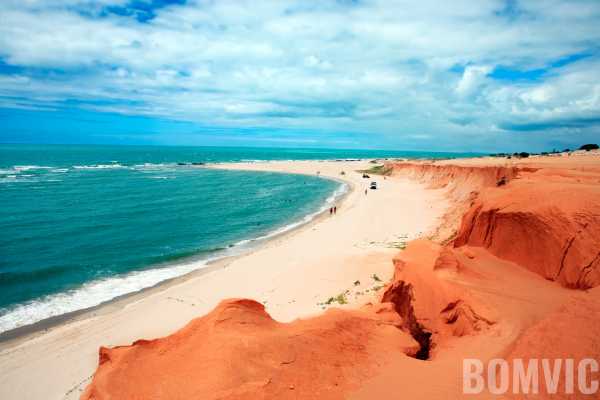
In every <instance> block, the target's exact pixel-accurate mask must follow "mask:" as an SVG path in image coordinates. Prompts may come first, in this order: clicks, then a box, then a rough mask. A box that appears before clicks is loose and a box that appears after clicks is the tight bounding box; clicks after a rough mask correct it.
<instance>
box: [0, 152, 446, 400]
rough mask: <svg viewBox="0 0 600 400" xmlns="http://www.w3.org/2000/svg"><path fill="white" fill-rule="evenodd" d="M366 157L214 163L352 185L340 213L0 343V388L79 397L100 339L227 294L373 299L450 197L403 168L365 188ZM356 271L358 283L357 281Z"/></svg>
mask: <svg viewBox="0 0 600 400" xmlns="http://www.w3.org/2000/svg"><path fill="white" fill-rule="evenodd" d="M370 166H371V165H370V164H368V163H366V162H315V161H311V162H298V161H295V162H270V163H253V164H235V165H232V164H229V165H225V164H224V165H220V166H218V167H219V168H236V169H244V170H264V171H280V172H292V173H304V174H311V175H312V174H316V173H317V171H319V172H320V174H321V175H322V176H328V177H335V178H338V179H343V180H344V181H346V182H347V183H349V184H350V185H351V186H353V187H354V189H355V190H353V191H352V192H351V193H350V194H349V196H348V197H347V198H346V199H345V201H344V203H343V204H341V205H339V206H338V213H337V215H335V216H333V217H325V218H322V219H320V220H319V221H318V222H317V223H314V224H310V225H308V226H305V227H303V228H301V229H298V230H296V231H294V232H293V233H291V234H288V235H285V236H283V237H280V238H277V239H274V240H273V241H271V242H269V244H267V245H266V246H264V247H262V248H260V249H258V250H256V251H255V252H253V253H251V254H248V255H246V256H243V257H239V258H236V259H233V260H232V261H231V262H228V263H227V264H226V265H224V266H223V267H222V268H219V269H216V270H214V271H211V272H209V273H205V274H192V275H191V276H189V277H187V278H186V279H182V280H180V281H178V282H177V283H174V284H170V285H165V286H164V287H159V288H157V289H154V290H151V291H148V292H145V293H143V294H141V295H137V296H133V297H131V298H129V299H126V300H123V301H119V302H116V303H111V304H109V305H107V306H104V307H100V308H99V309H96V310H94V311H92V312H90V313H87V314H85V315H83V316H80V317H78V318H76V319H75V320H73V321H71V322H66V323H64V324H62V325H59V326H56V327H54V328H52V329H50V330H48V331H47V332H45V333H43V334H36V335H32V336H31V337H29V338H22V339H19V340H16V341H13V342H8V343H3V344H1V345H0V398H1V399H6V400H8V399H24V398H26V399H44V400H48V399H63V398H78V396H79V394H80V392H81V390H83V388H84V387H85V385H86V384H87V383H88V382H89V379H90V377H91V374H92V373H93V371H94V370H95V368H96V365H97V354H98V348H99V346H101V345H105V346H115V345H122V344H129V343H131V342H132V341H133V340H136V339H139V338H154V337H159V336H164V335H167V334H169V333H171V332H173V331H175V330H176V329H178V328H180V327H182V326H183V325H185V324H186V323H187V322H188V321H189V320H191V319H192V318H194V317H197V316H200V315H203V314H205V313H206V312H208V311H209V310H211V309H212V308H213V307H214V306H215V305H216V304H217V303H218V302H219V301H220V300H222V299H224V298H229V297H250V298H254V299H257V300H259V301H262V302H264V303H265V305H266V308H267V311H268V312H269V313H271V315H272V316H273V317H274V318H275V319H277V320H280V321H290V320H293V319H295V318H299V317H306V316H308V315H311V314H314V313H317V312H320V311H321V309H322V308H323V307H324V306H323V305H322V304H320V303H322V302H324V301H326V300H327V299H328V298H330V297H332V296H336V295H338V294H340V293H344V292H345V291H346V290H348V291H349V292H348V293H347V294H346V296H345V297H346V298H347V300H348V302H349V304H347V305H345V306H344V307H354V306H357V305H360V304H364V303H365V302H367V301H369V300H372V299H373V297H374V296H375V293H376V292H375V290H374V288H376V287H377V286H379V285H380V283H379V282H377V281H376V280H374V279H373V278H372V276H373V275H374V274H375V275H377V276H378V277H379V278H381V279H382V280H383V281H387V280H388V279H389V278H390V277H391V274H392V264H391V257H392V256H393V255H394V254H395V253H396V252H397V249H396V248H394V244H397V243H398V242H401V241H406V240H411V239H413V238H415V237H418V236H420V235H422V234H425V233H427V232H428V231H429V230H430V229H432V228H433V227H435V225H436V224H437V222H438V219H439V218H440V216H441V215H442V214H443V211H444V210H445V207H446V206H447V204H446V201H445V200H444V198H443V195H442V192H440V191H433V190H428V189H426V188H425V187H424V186H422V185H420V184H418V183H415V182H413V181H409V180H406V179H402V178H387V179H386V180H384V179H382V178H381V177H373V179H372V180H376V181H378V183H379V187H380V188H379V190H377V191H369V192H368V194H367V195H365V193H364V190H365V187H366V185H367V184H368V183H369V182H370V180H364V179H362V177H361V176H360V174H358V173H356V172H354V171H355V170H357V169H361V168H368V167H370ZM341 171H345V173H346V174H345V175H344V176H342V175H340V172H341ZM355 281H359V282H360V284H358V285H356V286H355ZM367 290H369V291H368V292H367ZM357 292H358V293H357ZM360 293H362V294H360ZM335 306H338V305H337V304H335Z"/></svg>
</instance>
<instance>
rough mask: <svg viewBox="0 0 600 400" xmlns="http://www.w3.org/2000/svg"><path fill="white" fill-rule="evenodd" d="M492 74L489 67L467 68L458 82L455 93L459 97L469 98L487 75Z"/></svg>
mask: <svg viewBox="0 0 600 400" xmlns="http://www.w3.org/2000/svg"><path fill="white" fill-rule="evenodd" d="M490 72H492V67H490V66H471V65H470V66H468V67H466V68H465V70H464V72H463V76H462V78H461V79H460V81H458V85H457V86H456V93H458V95H459V96H469V95H471V94H473V92H475V91H476V90H477V89H478V88H479V87H480V86H481V85H482V84H483V83H484V81H485V77H486V76H487V74H489V73H490Z"/></svg>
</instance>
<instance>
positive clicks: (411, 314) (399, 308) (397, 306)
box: [382, 281, 432, 360]
mask: <svg viewBox="0 0 600 400" xmlns="http://www.w3.org/2000/svg"><path fill="white" fill-rule="evenodd" d="M414 299H415V296H414V292H413V286H412V285H411V284H409V283H406V282H404V281H400V282H398V283H396V284H394V285H393V286H392V287H391V288H390V289H388V291H386V293H385V294H384V295H383V299H382V300H383V301H384V302H390V303H392V304H394V310H395V311H396V312H397V313H398V315H400V317H402V328H404V329H406V330H408V332H409V333H410V335H411V336H412V337H413V338H414V339H415V340H416V341H417V343H418V344H419V350H418V351H417V352H416V354H415V356H414V358H416V359H418V360H428V359H429V353H430V351H431V347H432V341H431V332H429V331H427V330H426V329H425V327H424V326H423V325H421V324H420V323H419V321H418V320H417V317H416V315H415V310H414V307H413V301H414Z"/></svg>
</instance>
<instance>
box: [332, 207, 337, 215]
mask: <svg viewBox="0 0 600 400" xmlns="http://www.w3.org/2000/svg"><path fill="white" fill-rule="evenodd" d="M333 213H334V214H337V206H334V207H333Z"/></svg>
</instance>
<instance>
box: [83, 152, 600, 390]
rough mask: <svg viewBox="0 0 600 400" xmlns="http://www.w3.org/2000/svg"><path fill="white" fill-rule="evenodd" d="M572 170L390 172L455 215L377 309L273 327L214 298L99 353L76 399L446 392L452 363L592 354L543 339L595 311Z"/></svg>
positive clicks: (595, 194) (402, 267)
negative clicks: (192, 314)
mask: <svg viewBox="0 0 600 400" xmlns="http://www.w3.org/2000/svg"><path fill="white" fill-rule="evenodd" d="M580 161H581V160H579V159H577V158H576V157H573V158H572V159H571V158H569V159H567V158H560V159H555V160H552V163H549V162H547V161H545V160H544V162H540V161H539V160H535V159H533V160H528V161H519V162H511V163H504V164H501V165H500V164H499V161H498V160H493V159H492V160H490V159H481V160H479V161H476V162H474V161H472V160H470V161H466V162H463V161H443V162H435V163H432V162H402V163H392V164H389V165H388V171H389V172H390V175H391V177H390V179H394V176H409V177H411V178H412V179H417V180H419V181H421V182H425V183H428V184H429V185H430V186H431V187H432V188H444V190H445V193H446V195H447V196H448V197H449V198H450V199H451V200H452V204H453V206H452V207H450V209H449V210H448V211H447V213H446V215H445V216H444V218H443V220H442V221H441V223H440V225H439V227H438V229H437V230H436V232H434V233H433V234H432V235H431V237H430V239H429V240H427V239H417V240H414V241H411V242H409V244H408V246H407V247H406V249H405V250H403V251H401V252H400V253H399V254H398V255H397V256H396V257H394V259H393V260H392V261H393V263H394V276H393V278H392V280H391V282H390V283H389V284H388V285H386V287H385V290H384V292H383V294H382V296H381V299H380V300H381V301H380V302H379V303H376V304H368V305H366V306H364V307H362V308H361V309H358V310H329V311H327V312H326V313H324V314H322V315H318V316H315V317H312V318H307V319H304V320H295V321H292V322H290V323H287V324H282V323H278V322H276V321H274V320H273V319H272V318H271V317H270V316H269V315H268V314H267V313H266V312H265V310H264V308H263V307H262V306H261V305H260V304H259V303H256V302H254V301H252V300H241V299H233V300H226V301H224V302H222V303H221V304H220V305H219V306H218V307H217V308H216V309H215V310H213V311H212V312H211V313H209V314H208V315H206V316H204V317H201V318H198V319H196V320H194V321H192V322H190V324H188V326H186V327H185V328H183V329H182V330H180V331H178V332H176V333H175V334H173V335H170V336H168V337H166V338H163V339H158V340H156V341H140V342H135V343H133V344H132V345H131V346H123V347H116V348H113V349H106V348H101V349H100V364H99V366H98V370H97V371H96V374H95V376H94V378H93V381H92V383H91V384H90V385H89V386H88V388H87V390H86V392H85V393H84V394H83V395H82V397H81V398H82V399H114V398H147V397H149V396H150V394H151V395H152V398H157V399H159V398H165V399H166V398H190V396H192V397H193V396H200V397H203V398H227V399H237V398H240V399H241V398H311V399H312V398H327V399H329V398H331V399H341V398H358V399H361V398H372V396H374V395H376V394H377V393H380V394H387V395H389V397H392V398H402V397H403V396H404V395H420V396H425V395H427V396H434V395H435V396H438V397H439V396H442V397H446V398H448V397H449V398H458V397H461V392H460V384H461V375H460V368H461V364H460V360H461V359H462V358H464V357H477V358H481V359H484V360H487V359H490V358H491V357H494V356H505V357H517V356H519V357H522V358H527V357H538V358H539V357H541V356H544V355H546V354H554V353H556V351H555V350H553V349H556V348H560V349H561V350H560V353H561V354H563V355H569V354H573V355H575V356H576V357H579V358H582V357H590V356H591V357H595V358H596V359H599V358H600V339H598V338H597V335H589V334H585V333H582V332H580V333H579V334H578V335H577V339H576V340H573V338H572V336H571V335H570V334H569V333H568V332H562V331H556V332H554V333H553V335H552V338H551V339H544V335H545V331H546V330H547V329H548V326H552V325H554V326H562V325H564V324H563V323H562V322H561V321H565V320H566V321H568V324H569V331H570V330H575V331H576V330H577V327H582V329H585V331H587V329H591V328H593V327H594V326H595V324H597V321H595V320H592V321H591V322H590V315H598V313H600V292H599V291H598V290H595V289H594V290H591V291H587V290H586V289H589V288H593V287H595V286H598V284H599V283H600V271H599V270H600V252H599V250H600V232H599V229H600V228H599V227H600V224H599V222H600V185H598V183H599V182H600V162H598V159H597V158H594V160H593V161H592V162H591V163H590V159H586V160H585V165H582V164H581V163H580ZM590 164H591V165H590ZM573 289H577V290H573ZM578 306H580V307H584V309H583V311H582V310H581V309H579V310H578V312H573V310H574V309H576V308H577V307H578ZM561 324H562V325H561ZM590 327H591V328H590ZM585 331H584V332H585ZM532 343H533V344H534V345H532ZM290 354H293V357H292V356H290ZM290 360H293V361H290ZM234 363H235V365H236V366H237V368H235V369H234V368H232V365H233V364H234ZM423 380H428V381H431V384H430V385H425V386H423V385H422V384H420V383H419V382H422V381H423ZM541 397H542V398H544V393H542V394H541ZM556 397H558V398H561V396H560V394H559V395H558V396H555V398H556Z"/></svg>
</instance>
